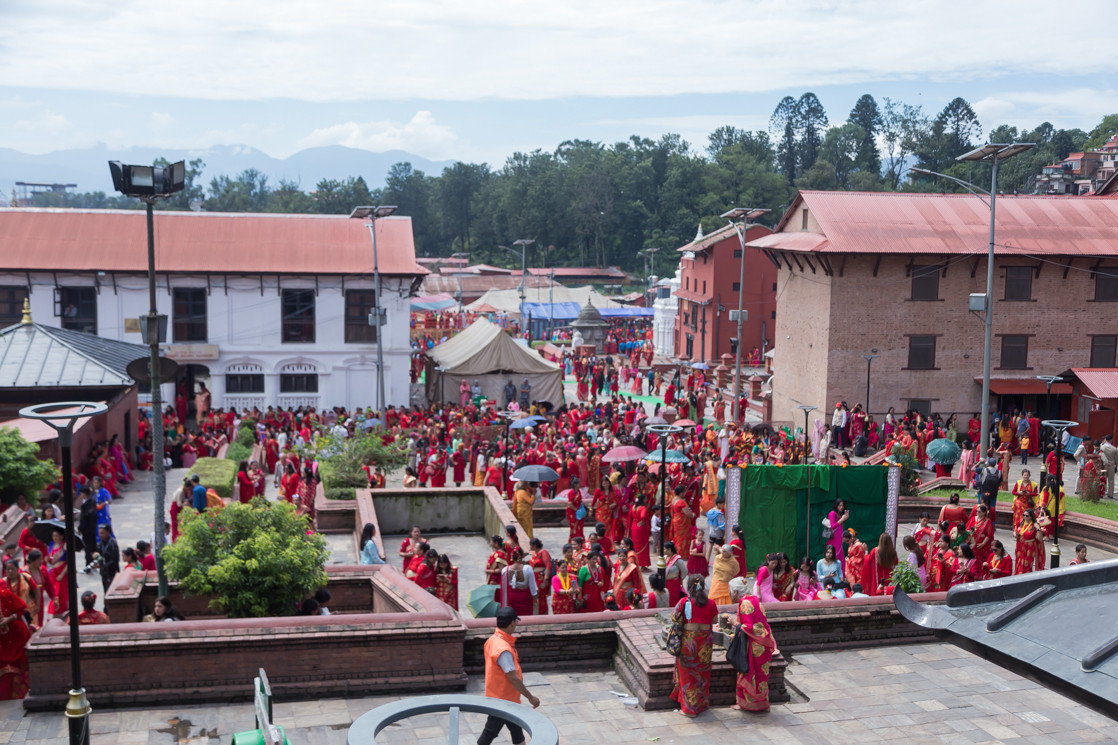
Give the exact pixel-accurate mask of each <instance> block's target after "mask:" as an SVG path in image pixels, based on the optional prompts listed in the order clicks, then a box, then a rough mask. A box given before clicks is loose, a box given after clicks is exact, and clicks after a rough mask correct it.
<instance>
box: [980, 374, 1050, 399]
mask: <svg viewBox="0 0 1118 745" xmlns="http://www.w3.org/2000/svg"><path fill="white" fill-rule="evenodd" d="M974 382H975V383H979V384H981V383H982V376H981V375H976V376H975V377H974ZM990 392H991V393H993V394H994V395H996V396H1029V395H1036V394H1040V393H1047V392H1048V384H1047V383H1045V382H1044V381H1043V380H1037V379H1036V378H990ZM1052 392H1053V393H1055V394H1058V395H1065V394H1068V393H1071V386H1070V385H1069V384H1067V383H1056V384H1054V385H1053V386H1052Z"/></svg>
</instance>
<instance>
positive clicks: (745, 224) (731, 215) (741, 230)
mask: <svg viewBox="0 0 1118 745" xmlns="http://www.w3.org/2000/svg"><path fill="white" fill-rule="evenodd" d="M771 211H772V210H767V209H763V208H756V207H734V208H733V209H732V210H730V211H729V212H725V213H723V214H722V217H723V218H725V219H726V220H729V221H730V224H731V225H733V226H734V232H735V233H737V236H738V243H740V244H741V264H740V267H739V270H738V276H739V278H738V343H737V345H736V348H735V350H734V351H735V357H734V401H733V406H732V407H731V412H732V416H733V418H734V421H735V422H738V421H744V419H742V416H741V413H742V412H741V348H742V346H743V345H742V339H741V322H742V320H743V316H744V313H743V311H744V308H743V306H742V302H743V300H744V298H745V234H746V232H747V231H748V230H749V221H750V220H752V219H756V218H758V217H760V216H761V215H764V214H765V213H767V212H771ZM704 317H705V316H704Z"/></svg>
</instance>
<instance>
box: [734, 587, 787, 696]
mask: <svg viewBox="0 0 1118 745" xmlns="http://www.w3.org/2000/svg"><path fill="white" fill-rule="evenodd" d="M730 595H731V597H733V598H734V599H735V600H736V601H737V603H738V613H737V617H735V618H732V619H731V620H730V623H732V624H734V626H737V627H739V628H740V629H741V633H744V634H745V635H746V637H748V640H749V672H745V673H738V682H737V686H736V687H735V689H734V698H735V699H736V701H735V703H734V705H733V707H732V708H734V709H737V710H738V711H768V710H769V665H770V664H771V662H772V658H773V655H775V654H776V653H777V648H776V640H775V639H773V633H772V629H771V628H769V620H768V619H767V618H766V617H765V611H764V610H763V609H762V608H761V600H760V599H759V598H758V597H757V596H756V595H750V594H748V593H747V592H746V584H745V580H744V579H742V578H740V577H738V578H735V579H734V581H732V582H731V583H730Z"/></svg>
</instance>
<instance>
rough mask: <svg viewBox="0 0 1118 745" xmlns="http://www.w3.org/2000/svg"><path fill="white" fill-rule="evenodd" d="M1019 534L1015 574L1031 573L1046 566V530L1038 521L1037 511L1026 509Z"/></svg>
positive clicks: (1015, 551)
mask: <svg viewBox="0 0 1118 745" xmlns="http://www.w3.org/2000/svg"><path fill="white" fill-rule="evenodd" d="M1014 533H1016V534H1017V548H1016V549H1015V550H1014V554H1015V556H1014V561H1013V563H1014V565H1015V567H1014V572H1013V573H1014V574H1029V573H1030V572H1033V571H1037V570H1039V569H1043V568H1044V532H1043V531H1042V530H1041V529H1040V526H1038V525H1037V522H1036V512H1034V511H1033V510H1025V516H1024V519H1023V520H1021V527H1019V528H1018V529H1017V530H1015V531H1014Z"/></svg>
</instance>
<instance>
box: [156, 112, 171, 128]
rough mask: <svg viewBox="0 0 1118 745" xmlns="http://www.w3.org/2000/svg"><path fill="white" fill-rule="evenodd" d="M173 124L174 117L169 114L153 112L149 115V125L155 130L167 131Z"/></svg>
mask: <svg viewBox="0 0 1118 745" xmlns="http://www.w3.org/2000/svg"><path fill="white" fill-rule="evenodd" d="M174 122H175V117H173V116H171V115H170V114H167V113H163V112H159V111H153V112H152V114H151V123H152V126H154V127H155V128H156V129H167V128H168V127H170V126H171V125H172V124H174Z"/></svg>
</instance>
